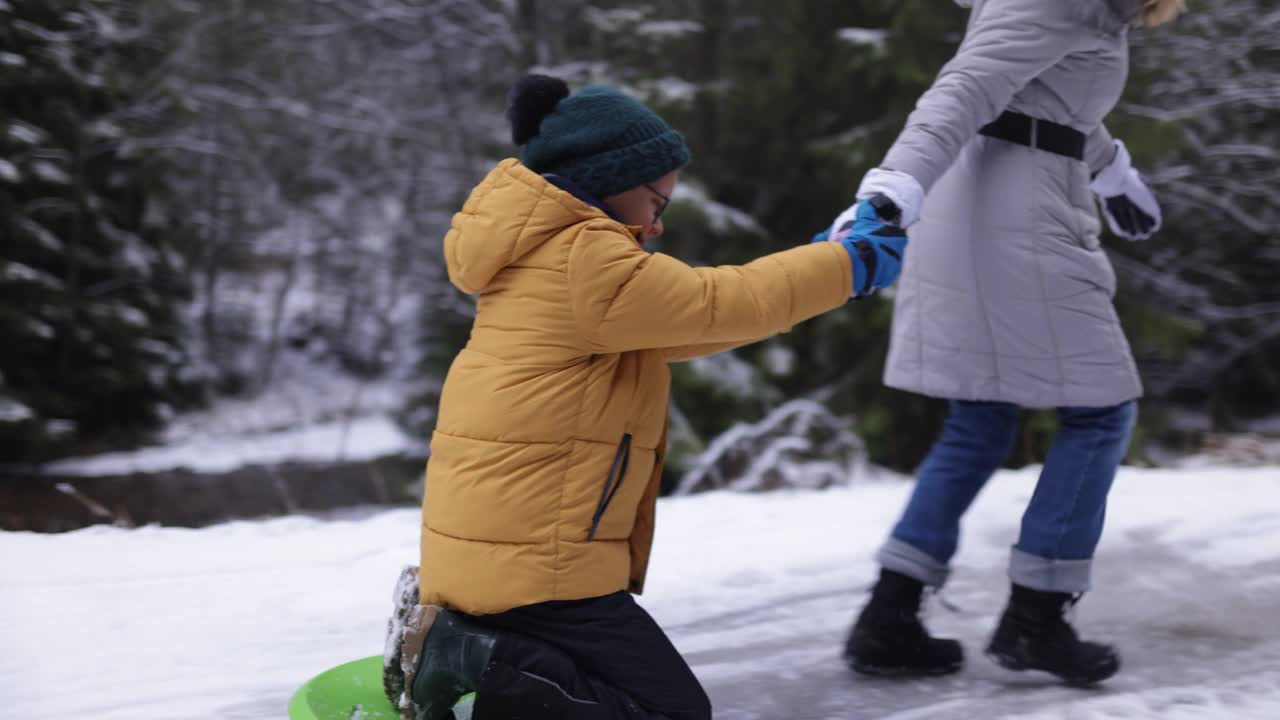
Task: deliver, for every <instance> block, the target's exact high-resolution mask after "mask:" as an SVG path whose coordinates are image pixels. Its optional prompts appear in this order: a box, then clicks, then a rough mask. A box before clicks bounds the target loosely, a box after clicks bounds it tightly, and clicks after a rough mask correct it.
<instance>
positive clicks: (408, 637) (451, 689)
mask: <svg viewBox="0 0 1280 720" xmlns="http://www.w3.org/2000/svg"><path fill="white" fill-rule="evenodd" d="M497 641H498V633H497V631H495V630H490V629H488V628H485V627H483V626H481V625H479V624H478V623H476V622H474V621H472V620H470V619H468V618H466V617H465V616H464V615H462V614H460V613H456V612H453V611H452V610H445V609H444V608H441V607H439V606H436V605H417V606H415V607H414V608H413V612H412V613H410V615H409V621H408V623H407V624H406V626H405V634H404V649H403V651H402V657H401V659H402V662H403V663H404V665H403V667H404V676H405V685H406V686H407V687H408V688H409V696H410V697H411V698H412V699H413V704H414V709H415V713H416V714H415V716H414V717H415V718H416V720H449V719H450V718H452V717H453V706H454V704H455V703H457V702H458V700H459V698H461V697H462V696H463V695H466V694H467V693H472V692H475V689H476V686H477V685H479V684H480V676H481V675H483V674H484V672H485V670H487V669H488V667H489V659H490V658H491V657H492V656H493V647H494V645H495V644H496V643H497Z"/></svg>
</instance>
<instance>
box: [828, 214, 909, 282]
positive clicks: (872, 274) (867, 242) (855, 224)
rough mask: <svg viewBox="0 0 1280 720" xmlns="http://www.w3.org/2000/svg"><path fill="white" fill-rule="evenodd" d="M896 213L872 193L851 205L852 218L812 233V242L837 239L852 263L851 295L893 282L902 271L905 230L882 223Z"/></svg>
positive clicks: (905, 238)
mask: <svg viewBox="0 0 1280 720" xmlns="http://www.w3.org/2000/svg"><path fill="white" fill-rule="evenodd" d="M897 214H898V209H897V207H896V206H895V205H894V203H893V202H892V201H891V200H889V198H887V197H885V196H883V195H876V196H874V197H871V198H868V199H866V200H863V201H861V202H859V203H858V204H857V205H856V206H855V212H854V214H853V215H854V216H853V219H851V220H846V221H844V222H843V223H839V221H837V222H838V223H839V225H838V226H832V228H831V229H830V230H826V231H824V232H821V233H819V234H818V235H816V236H814V238H813V242H824V241H825V242H838V243H840V244H841V245H843V246H844V249H845V251H847V252H848V253H849V259H850V261H851V262H852V263H853V297H855V298H861V297H866V296H868V295H871V294H873V293H875V291H876V290H880V289H883V288H887V287H889V286H890V285H893V283H894V282H896V281H897V279H898V274H899V273H900V272H901V271H902V254H903V252H905V251H906V248H907V233H906V231H905V230H903V229H902V228H900V227H896V226H894V225H888V224H886V221H892V220H894V219H895V216H896V215H897Z"/></svg>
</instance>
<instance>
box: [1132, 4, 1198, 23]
mask: <svg viewBox="0 0 1280 720" xmlns="http://www.w3.org/2000/svg"><path fill="white" fill-rule="evenodd" d="M1186 9H1187V3H1186V0H1146V1H1145V2H1143V3H1142V20H1141V21H1140V23H1141V24H1142V25H1145V26H1146V27H1155V26H1156V25H1163V24H1165V23H1167V22H1169V21H1170V20H1172V19H1174V18H1176V17H1178V15H1179V14H1180V13H1183V12H1186Z"/></svg>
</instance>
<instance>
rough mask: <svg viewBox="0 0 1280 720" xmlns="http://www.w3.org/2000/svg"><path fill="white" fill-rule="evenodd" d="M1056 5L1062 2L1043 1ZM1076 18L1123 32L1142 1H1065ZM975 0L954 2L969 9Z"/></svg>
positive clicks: (1057, 0)
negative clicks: (1068, 3) (1069, 4)
mask: <svg viewBox="0 0 1280 720" xmlns="http://www.w3.org/2000/svg"><path fill="white" fill-rule="evenodd" d="M1045 1H1046V2H1052V3H1058V2H1063V0H1045ZM1066 1H1067V2H1070V3H1072V5H1071V8H1072V10H1073V11H1074V12H1075V14H1076V16H1077V18H1078V19H1079V20H1080V21H1081V22H1083V23H1084V24H1085V25H1087V26H1089V27H1095V28H1098V29H1099V30H1102V31H1104V32H1107V33H1109V34H1116V33H1120V32H1123V31H1124V30H1126V29H1127V28H1128V27H1129V26H1130V25H1132V24H1133V22H1134V21H1135V20H1137V19H1138V15H1140V14H1141V13H1142V5H1143V0H1066ZM975 2H976V0H955V3H956V5H959V6H960V7H962V8H971V7H973V6H974V4H975Z"/></svg>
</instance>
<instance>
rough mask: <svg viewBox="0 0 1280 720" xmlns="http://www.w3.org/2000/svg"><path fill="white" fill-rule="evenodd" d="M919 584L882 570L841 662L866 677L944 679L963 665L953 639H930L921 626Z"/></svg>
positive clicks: (922, 590) (958, 646)
mask: <svg viewBox="0 0 1280 720" xmlns="http://www.w3.org/2000/svg"><path fill="white" fill-rule="evenodd" d="M923 592H924V583H922V582H920V581H919V580H916V579H915V578H912V577H908V576H907V575H903V574H902V573H898V572H894V571H892V570H883V569H882V570H881V571H880V580H879V581H878V582H877V583H876V586H875V589H874V590H872V591H871V600H870V601H869V602H868V603H867V606H866V607H865V608H863V609H862V614H861V615H859V616H858V622H857V623H855V624H854V626H853V630H852V632H850V633H849V641H848V642H847V643H846V644H845V648H844V659H845V661H846V662H848V663H849V667H851V668H853V669H854V670H855V671H856V672H860V673H863V674H865V675H884V676H895V677H901V676H919V675H947V674H950V673H953V672H956V671H957V670H959V669H960V667H961V666H962V665H963V664H964V650H963V649H962V648H961V647H960V643H959V642H957V641H955V640H949V639H940V638H935V637H932V636H931V635H929V631H927V630H925V628H924V625H923V624H922V623H921V622H920V598H921V595H922V594H923Z"/></svg>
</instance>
